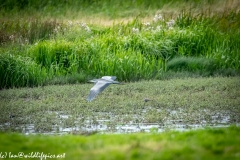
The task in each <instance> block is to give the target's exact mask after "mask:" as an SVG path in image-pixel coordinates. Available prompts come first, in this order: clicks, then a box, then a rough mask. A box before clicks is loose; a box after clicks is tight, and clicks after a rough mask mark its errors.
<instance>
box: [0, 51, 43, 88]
mask: <svg viewBox="0 0 240 160" xmlns="http://www.w3.org/2000/svg"><path fill="white" fill-rule="evenodd" d="M45 78H46V72H45V71H44V70H41V68H40V66H39V65H37V64H36V63H35V62H34V61H32V60H31V59H30V58H26V57H21V56H15V55H13V54H0V89H2V88H9V87H25V86H37V85H41V84H42V83H43V82H44V80H45Z"/></svg>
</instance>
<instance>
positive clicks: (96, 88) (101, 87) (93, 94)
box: [87, 76, 111, 101]
mask: <svg viewBox="0 0 240 160" xmlns="http://www.w3.org/2000/svg"><path fill="white" fill-rule="evenodd" d="M106 77H108V76H106ZM110 84H111V82H107V81H104V80H99V81H97V83H96V84H95V85H94V86H93V87H92V88H91V90H90V93H89V95H88V98H87V100H88V101H92V100H93V99H94V98H95V97H96V96H97V95H98V94H99V93H100V92H102V91H103V90H104V89H105V88H106V87H107V86H109V85H110Z"/></svg>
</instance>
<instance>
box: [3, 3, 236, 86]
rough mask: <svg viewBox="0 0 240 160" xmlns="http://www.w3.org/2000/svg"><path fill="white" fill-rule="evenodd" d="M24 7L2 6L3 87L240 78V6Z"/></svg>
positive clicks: (138, 4) (174, 4)
mask: <svg viewBox="0 0 240 160" xmlns="http://www.w3.org/2000/svg"><path fill="white" fill-rule="evenodd" d="M17 2H18V1H4V3H3V4H2V5H1V12H2V15H5V16H4V17H1V19H0V21H1V24H2V25H1V28H0V43H1V49H0V82H1V83H0V88H11V87H23V86H39V85H46V84H65V83H77V82H86V80H87V79H89V78H91V77H101V76H103V75H116V76H117V77H118V79H119V80H121V81H138V80H141V79H145V80H146V79H163V77H166V76H167V75H170V76H171V73H172V72H187V73H188V74H191V75H200V76H214V75H224V76H235V75H239V74H240V72H239V70H240V65H239V64H240V63H239V61H240V54H239V44H240V42H239V38H238V37H240V35H239V34H240V31H239V28H240V23H239V22H240V19H239V17H240V16H239V15H240V13H239V8H238V7H237V6H238V5H236V4H238V1H234V0H231V1H228V3H220V2H219V1H201V2H198V1H193V2H191V3H190V2H187V1H184V0H183V1H178V2H175V1H170V2H169V1H168V2H167V1H161V2H158V1H154V2H152V1H150V2H145V1H141V0H139V1H136V3H133V2H132V1H124V2H122V1H121V2H115V1H109V2H105V1H102V2H101V1H99V3H98V2H93V1H92V2H86V1H84V2H83V1H77V2H75V1H67V2H61V3H57V4H55V3H53V2H52V1H51V2H52V3H53V4H52V3H50V2H47V1H44V2H41V5H40V4H38V3H37V2H38V1H24V3H21V4H23V5H22V6H21V4H20V3H17ZM113 3H114V4H115V3H116V4H115V5H112V4H113ZM120 3H122V4H120ZM132 3H133V4H134V5H132ZM153 4H154V5H153ZM42 5H43V6H42ZM39 6H42V7H41V9H40V8H38V7H39ZM90 6H91V7H90ZM94 6H99V7H96V8H95V7H94ZM116 6H121V7H117V8H116ZM127 6H132V8H129V7H127ZM176 6H179V8H178V9H176V8H177V7H176ZM184 6H185V7H184ZM204 6H205V7H206V8H207V9H203V8H204ZM42 8H43V9H42ZM77 8H78V10H77ZM164 8H167V9H170V8H172V10H171V12H165V11H166V10H167V9H166V10H164ZM189 8H191V9H189ZM216 8H218V10H217V9H216ZM174 9H176V12H173V10H174ZM113 10H114V11H115V12H112V11H113ZM127 11H130V13H129V14H126V15H125V16H124V14H125V13H126V12H127ZM135 11H136V13H137V15H136V14H133V13H135ZM142 11H144V12H143V13H139V12H142ZM31 12H32V13H33V14H31V16H30V15H29V13H31ZM65 12H68V13H65ZM64 13H65V14H64ZM100 13H101V14H100ZM120 13H122V14H120ZM19 14H21V15H22V16H21V17H19ZM70 14H72V15H73V16H70ZM81 14H82V15H81ZM110 14H111V15H110ZM74 15H75V16H74ZM101 16H102V17H104V18H105V20H106V17H108V18H110V20H109V21H108V22H109V23H110V22H111V25H109V24H108V25H105V24H102V23H90V22H89V21H87V22H88V23H86V21H85V20H86V19H94V20H95V18H94V17H101ZM61 17H62V18H61ZM82 17H85V18H82ZM123 17H124V18H125V19H127V20H126V21H125V20H123V19H122V18H123ZM15 19H19V20H15ZM112 20H114V22H113V21H112ZM22 62H26V65H23V63H22ZM168 73H170V74H168ZM188 74H187V75H188Z"/></svg>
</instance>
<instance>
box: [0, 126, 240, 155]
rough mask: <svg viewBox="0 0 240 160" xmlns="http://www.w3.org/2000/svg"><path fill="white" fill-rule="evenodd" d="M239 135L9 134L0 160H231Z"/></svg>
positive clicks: (211, 131) (226, 131)
mask: <svg viewBox="0 0 240 160" xmlns="http://www.w3.org/2000/svg"><path fill="white" fill-rule="evenodd" d="M239 132H240V128H239V127H229V128H222V129H205V130H195V131H189V132H173V131H171V132H165V133H161V134H154V133H151V134H130V135H99V134H97V135H91V136H87V137H86V136H74V135H65V136H57V137H56V136H44V135H29V136H24V135H19V134H12V133H11V134H0V139H1V144H0V150H1V156H6V157H5V158H6V159H10V158H9V156H10V155H12V156H13V155H18V153H19V152H23V153H24V155H25V156H26V155H30V154H31V152H33V153H39V155H40V154H41V153H44V154H45V155H47V156H50V155H55V156H57V155H58V156H62V157H63V158H59V159H91V160H92V159H106V160H107V159H144V160H145V159H166V160H168V159H177V160H179V159H212V160H215V159H216V160H228V159H231V160H235V159H239V158H240V152H239V150H240V145H239V144H240V137H239ZM10 153H11V154H10ZM24 159H25V158H24ZM26 159H31V158H26ZM46 159H49V158H46Z"/></svg>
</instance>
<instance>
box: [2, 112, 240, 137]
mask: <svg viewBox="0 0 240 160" xmlns="http://www.w3.org/2000/svg"><path fill="white" fill-rule="evenodd" d="M146 112H147V111H146V110H142V113H146ZM180 112H181V110H180ZM103 114H104V115H106V114H108V115H107V117H108V119H106V118H105V119H104V118H102V117H101V115H103ZM178 114H179V111H176V110H172V111H169V115H170V116H172V117H175V118H174V119H169V118H166V119H165V120H164V119H163V120H162V121H160V122H158V123H148V122H144V118H143V117H140V116H138V115H130V116H131V117H137V118H142V119H143V120H142V121H140V122H136V121H131V120H130V121H126V122H124V121H118V119H119V117H118V116H117V115H113V114H111V113H96V116H95V117H94V118H93V117H87V118H86V117H85V118H82V117H79V118H75V119H73V122H71V123H69V122H68V123H67V121H70V120H71V118H72V116H71V115H67V114H62V113H60V112H54V114H53V115H55V116H56V117H55V118H57V121H58V123H54V124H50V129H48V130H40V131H39V129H37V126H36V124H35V125H34V124H27V123H26V124H24V125H23V124H19V125H18V124H14V126H13V125H12V123H13V121H14V118H16V117H14V118H11V119H10V120H9V122H5V123H4V124H0V129H1V130H4V129H5V130H6V128H9V127H14V128H15V129H16V130H18V131H20V132H22V133H24V134H36V133H44V134H68V133H76V134H77V133H79V134H81V133H91V132H98V133H135V132H164V131H166V130H177V131H185V130H189V129H198V128H204V127H227V126H229V125H230V124H232V122H231V116H230V115H229V114H230V113H229V114H226V113H224V114H223V113H214V115H211V116H210V117H209V118H208V119H204V118H203V117H202V116H201V114H198V117H197V118H196V117H195V121H193V122H190V121H187V120H186V119H181V116H179V115H178ZM181 114H183V113H181ZM176 117H177V118H179V119H176ZM196 119H197V120H196ZM45 123H46V124H48V121H46V122H45ZM45 123H43V125H44V124H45ZM237 125H239V124H237ZM43 128H44V126H43ZM45 128H47V127H45Z"/></svg>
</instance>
